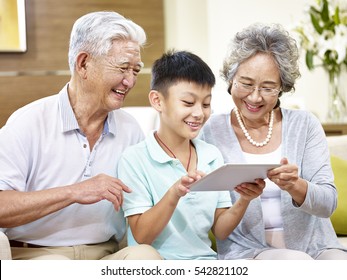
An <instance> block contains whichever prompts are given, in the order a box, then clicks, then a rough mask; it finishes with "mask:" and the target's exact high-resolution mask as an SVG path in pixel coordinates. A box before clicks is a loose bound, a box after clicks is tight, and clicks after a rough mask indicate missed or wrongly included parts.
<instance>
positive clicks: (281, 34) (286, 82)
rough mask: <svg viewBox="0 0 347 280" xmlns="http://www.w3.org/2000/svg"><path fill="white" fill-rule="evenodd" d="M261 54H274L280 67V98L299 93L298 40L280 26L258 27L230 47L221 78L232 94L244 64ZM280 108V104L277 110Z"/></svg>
mask: <svg viewBox="0 0 347 280" xmlns="http://www.w3.org/2000/svg"><path fill="white" fill-rule="evenodd" d="M259 52H262V53H267V54H270V55H271V56H272V57H273V58H274V60H275V62H276V64H277V66H278V70H279V72H280V79H281V89H282V91H281V92H280V94H279V97H280V96H281V95H282V92H289V91H293V90H295V87H294V84H295V81H296V79H297V78H299V77H300V71H299V65H298V60H299V51H298V47H297V45H296V41H295V39H294V38H292V37H291V36H290V35H289V32H288V31H286V30H284V29H283V27H282V26H281V25H279V24H273V25H263V24H259V23H257V24H252V25H250V26H249V27H247V28H246V29H244V30H243V31H241V32H238V33H237V34H236V35H235V37H234V38H233V40H232V41H231V43H230V45H229V47H228V51H227V55H226V57H225V59H224V61H223V67H222V69H221V71H220V74H221V77H222V78H223V79H224V80H225V81H226V82H227V83H228V86H229V88H228V92H229V93H230V89H231V81H232V80H233V79H234V77H235V75H236V73H237V71H238V69H239V66H240V64H242V63H243V62H244V61H246V60H247V59H249V58H250V57H252V56H254V55H256V54H257V53H259ZM279 105H280V101H279V100H278V104H276V107H278V106H279Z"/></svg>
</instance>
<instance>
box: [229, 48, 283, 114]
mask: <svg viewBox="0 0 347 280" xmlns="http://www.w3.org/2000/svg"><path fill="white" fill-rule="evenodd" d="M235 82H236V83H237V84H240V85H244V86H247V87H256V89H255V90H254V91H253V92H252V93H246V92H243V91H242V90H240V88H241V87H240V86H239V87H237V86H232V87H231V90H230V93H231V95H232V98H233V101H234V103H235V105H236V106H237V108H238V109H239V111H240V112H241V114H242V115H243V117H244V118H246V119H248V120H250V121H257V120H261V119H262V118H267V116H268V113H269V112H270V111H271V110H272V109H273V108H274V107H275V105H276V103H277V99H278V96H277V95H274V96H262V95H261V94H260V93H259V92H258V89H259V88H271V89H272V88H273V89H279V88H280V87H281V80H280V73H279V70H278V66H277V65H276V62H275V61H274V59H273V58H272V57H271V56H270V55H267V54H264V53H258V54H256V55H255V56H253V57H251V58H249V59H248V60H246V61H245V62H243V63H242V64H241V65H240V66H239V69H238V71H237V73H236V75H235V77H234V79H233V81H232V83H233V84H234V83H235Z"/></svg>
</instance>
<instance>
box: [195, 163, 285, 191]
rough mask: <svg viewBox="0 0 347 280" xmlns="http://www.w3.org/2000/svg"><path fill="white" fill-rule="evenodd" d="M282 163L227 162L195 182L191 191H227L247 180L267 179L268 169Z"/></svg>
mask: <svg viewBox="0 0 347 280" xmlns="http://www.w3.org/2000/svg"><path fill="white" fill-rule="evenodd" d="M279 166H280V164H247V163H245V164H240V163H238V164H234V163H227V164H224V165H223V166H221V167H219V168H218V169H216V170H213V171H212V172H211V173H209V174H207V175H206V176H205V177H203V178H201V179H200V180H198V181H196V182H194V183H193V184H192V185H191V187H190V190H191V191H225V190H230V191H232V190H234V188H235V187H236V186H237V185H239V184H241V183H245V182H254V180H255V179H257V178H262V179H266V178H267V175H266V174H267V171H268V170H270V169H273V168H276V167H279Z"/></svg>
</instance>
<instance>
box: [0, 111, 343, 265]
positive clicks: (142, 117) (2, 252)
mask: <svg viewBox="0 0 347 280" xmlns="http://www.w3.org/2000/svg"><path fill="white" fill-rule="evenodd" d="M125 109H126V110H127V111H128V112H129V113H130V114H132V115H133V116H134V117H135V118H136V119H137V121H138V122H139V123H140V125H141V127H142V129H143V131H144V133H145V134H148V133H149V132H150V131H151V130H153V129H155V128H156V127H157V125H158V116H157V113H156V112H155V111H154V110H153V109H152V108H150V107H129V108H125ZM327 139H328V145H329V149H330V152H331V154H332V155H336V156H338V157H340V158H342V159H345V160H347V135H345V136H330V137H327ZM346 172H347V170H346ZM346 184H347V182H346ZM346 187H347V186H346ZM346 218H347V217H346ZM339 240H340V241H341V243H342V244H344V245H345V246H346V247H347V237H339ZM123 243H124V242H123ZM122 246H124V244H122ZM6 259H11V250H10V245H9V242H8V239H7V236H6V235H5V234H4V233H3V232H1V231H0V260H6Z"/></svg>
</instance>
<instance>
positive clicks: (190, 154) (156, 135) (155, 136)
mask: <svg viewBox="0 0 347 280" xmlns="http://www.w3.org/2000/svg"><path fill="white" fill-rule="evenodd" d="M154 138H155V139H157V140H158V142H159V143H160V144H162V145H163V146H164V147H165V148H166V149H167V150H168V151H169V152H170V153H171V155H172V156H173V157H174V158H177V157H176V155H175V154H174V153H173V151H171V150H170V148H169V147H168V146H166V145H165V143H164V142H163V140H161V139H160V137H159V135H158V133H157V132H155V133H154ZM191 157H192V145H191V143H190V141H189V158H188V164H187V168H186V170H187V171H189V165H190V159H191Z"/></svg>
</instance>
